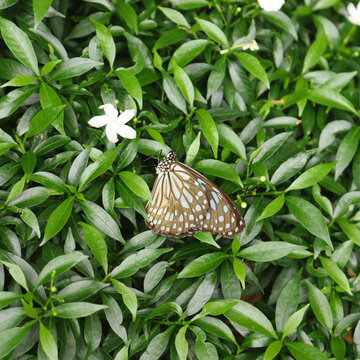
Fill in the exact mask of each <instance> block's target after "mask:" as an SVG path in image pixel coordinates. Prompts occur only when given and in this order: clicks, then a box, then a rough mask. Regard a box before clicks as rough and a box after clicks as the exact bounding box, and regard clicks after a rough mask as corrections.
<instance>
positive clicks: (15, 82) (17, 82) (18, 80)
mask: <svg viewBox="0 0 360 360" xmlns="http://www.w3.org/2000/svg"><path fill="white" fill-rule="evenodd" d="M36 80H37V77H36V76H30V75H19V76H17V77H15V78H13V79H11V80H10V81H8V82H7V83H5V84H3V85H1V87H2V88H4V87H7V86H26V85H30V84H32V83H33V82H34V81H36Z"/></svg>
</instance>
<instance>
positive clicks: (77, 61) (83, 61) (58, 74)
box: [44, 57, 103, 81]
mask: <svg viewBox="0 0 360 360" xmlns="http://www.w3.org/2000/svg"><path fill="white" fill-rule="evenodd" d="M100 65H103V63H101V62H99V61H94V60H91V59H87V58H82V57H74V58H71V59H67V60H64V61H63V62H62V63H61V64H60V65H59V67H58V68H57V69H56V70H55V71H54V72H53V73H52V75H51V77H50V81H59V80H65V79H70V78H73V77H75V76H80V75H82V74H85V73H86V72H88V71H90V70H91V69H93V68H94V67H96V66H100ZM45 66H46V65H45ZM45 66H44V67H45Z"/></svg>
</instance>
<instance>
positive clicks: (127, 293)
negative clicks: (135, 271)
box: [111, 279, 138, 321]
mask: <svg viewBox="0 0 360 360" xmlns="http://www.w3.org/2000/svg"><path fill="white" fill-rule="evenodd" d="M111 283H112V284H113V286H114V287H115V289H116V290H117V292H118V293H119V294H121V296H122V298H123V301H124V304H125V306H126V307H127V308H128V309H129V311H130V313H131V315H132V319H133V321H135V319H136V311H137V307H138V303H137V298H136V295H135V293H134V291H133V290H131V289H130V288H128V287H127V286H126V285H125V284H123V283H122V282H120V281H118V280H115V279H111Z"/></svg>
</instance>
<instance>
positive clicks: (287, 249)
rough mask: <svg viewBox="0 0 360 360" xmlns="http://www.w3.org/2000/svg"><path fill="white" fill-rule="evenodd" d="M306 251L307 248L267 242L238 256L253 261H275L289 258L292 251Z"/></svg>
mask: <svg viewBox="0 0 360 360" xmlns="http://www.w3.org/2000/svg"><path fill="white" fill-rule="evenodd" d="M303 249H306V247H305V246H300V245H295V244H290V243H287V242H283V241H266V242H261V243H257V244H255V245H251V246H249V247H247V248H245V249H242V250H240V252H238V253H237V255H238V256H240V257H242V258H244V259H247V260H252V261H259V262H263V261H274V260H276V259H280V258H282V257H284V256H287V255H288V254H290V253H291V252H292V251H296V250H303Z"/></svg>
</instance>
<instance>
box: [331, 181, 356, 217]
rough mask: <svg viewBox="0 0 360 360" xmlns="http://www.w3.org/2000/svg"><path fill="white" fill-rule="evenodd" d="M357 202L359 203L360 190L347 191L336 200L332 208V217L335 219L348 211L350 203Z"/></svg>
mask: <svg viewBox="0 0 360 360" xmlns="http://www.w3.org/2000/svg"><path fill="white" fill-rule="evenodd" d="M337 184H338V183H337ZM339 185H340V184H339ZM339 195H342V194H339ZM358 203H360V191H349V192H347V193H346V194H345V195H343V196H342V197H341V198H340V199H339V200H338V202H337V204H336V207H335V210H334V218H335V219H337V218H340V217H341V216H343V215H345V214H346V213H347V212H348V211H349V207H350V205H352V204H358Z"/></svg>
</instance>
